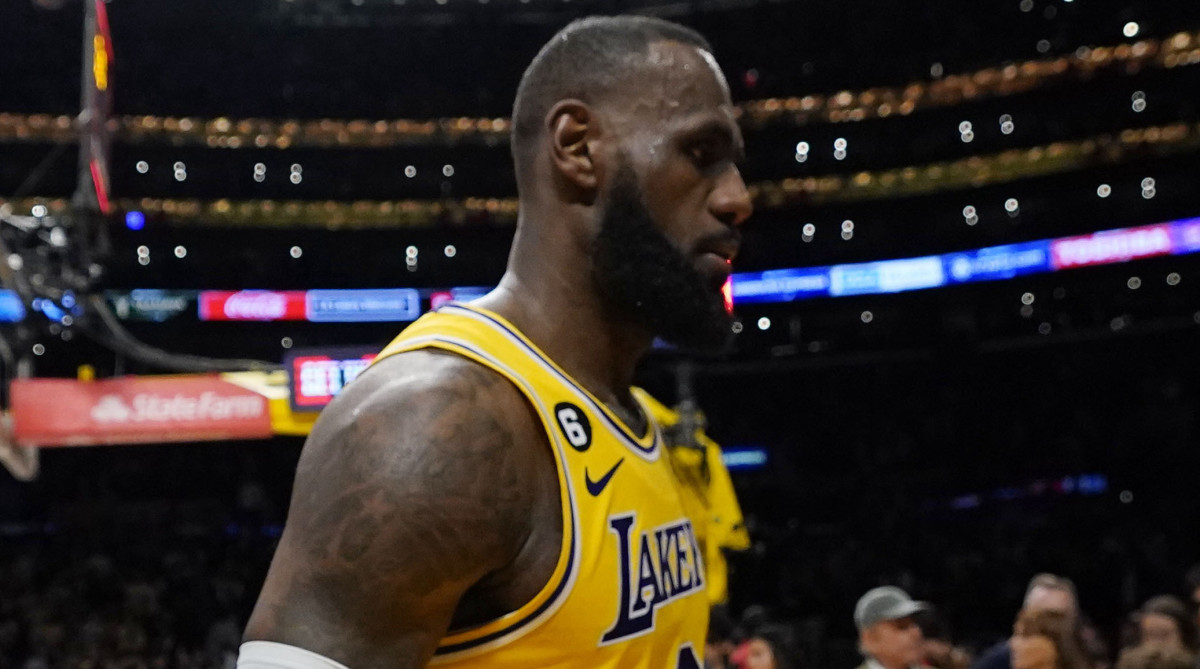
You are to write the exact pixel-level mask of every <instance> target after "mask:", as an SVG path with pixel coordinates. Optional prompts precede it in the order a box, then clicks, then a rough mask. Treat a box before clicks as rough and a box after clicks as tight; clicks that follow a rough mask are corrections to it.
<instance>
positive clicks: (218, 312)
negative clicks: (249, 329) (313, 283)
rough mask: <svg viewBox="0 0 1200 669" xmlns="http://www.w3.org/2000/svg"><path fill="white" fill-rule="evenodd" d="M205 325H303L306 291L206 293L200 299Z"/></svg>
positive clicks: (222, 291)
mask: <svg viewBox="0 0 1200 669" xmlns="http://www.w3.org/2000/svg"><path fill="white" fill-rule="evenodd" d="M199 303H200V304H199V306H200V320H202V321H302V320H305V319H306V318H307V313H306V309H305V292H304V291H303V290H239V291H236V292H235V291H228V290H205V291H201V292H200V297H199Z"/></svg>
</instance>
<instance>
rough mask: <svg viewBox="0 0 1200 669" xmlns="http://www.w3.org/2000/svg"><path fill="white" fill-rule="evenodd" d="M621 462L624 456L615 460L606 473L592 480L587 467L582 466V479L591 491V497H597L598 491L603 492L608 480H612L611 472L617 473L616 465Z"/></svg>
mask: <svg viewBox="0 0 1200 669" xmlns="http://www.w3.org/2000/svg"><path fill="white" fill-rule="evenodd" d="M622 462H625V458H621V459H620V460H617V464H615V465H613V466H612V469H610V470H608V473H607V474H605V475H604V476H601V477H600V479H599V480H597V481H593V480H592V477H591V476H589V475H588V471H587V467H584V468H583V481H584V483H587V490H588V492H589V493H591V495H592V497H598V496H599V495H600V493H602V492H604V489H605V488H606V487H608V482H609V481H611V480H612V477H613V474H616V473H617V467H620V466H621V463H622Z"/></svg>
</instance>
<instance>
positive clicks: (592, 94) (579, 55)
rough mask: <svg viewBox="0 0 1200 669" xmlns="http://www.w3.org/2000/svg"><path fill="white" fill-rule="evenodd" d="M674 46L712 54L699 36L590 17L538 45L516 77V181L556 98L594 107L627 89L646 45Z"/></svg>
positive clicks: (667, 26)
mask: <svg viewBox="0 0 1200 669" xmlns="http://www.w3.org/2000/svg"><path fill="white" fill-rule="evenodd" d="M658 42H678V43H680V44H685V45H689V46H694V47H696V48H698V49H702V50H704V51H705V52H711V51H712V47H711V46H710V45H709V43H708V41H707V40H705V39H704V37H702V36H701V35H700V34H699V33H697V32H696V31H694V30H691V29H690V28H685V27H683V26H681V25H678V24H675V23H671V22H669V21H664V20H662V19H656V18H652V17H647V16H594V17H589V18H585V19H579V20H577V21H574V22H572V23H571V24H570V25H568V26H567V27H566V28H563V29H562V30H561V31H559V32H558V34H556V35H555V36H554V37H552V38H551V39H550V41H549V42H547V43H546V45H545V46H543V47H542V50H541V51H540V52H538V55H537V57H535V58H534V59H533V62H532V63H530V65H529V67H528V68H527V69H526V70H525V74H524V76H522V77H521V84H520V86H519V87H518V88H517V99H516V102H515V104H514V105H513V133H512V153H513V160H514V161H515V163H516V171H517V177H518V180H520V178H521V175H522V174H523V173H524V172H525V170H526V168H527V163H528V162H529V161H528V155H529V152H530V150H531V149H532V148H533V147H535V146H536V145H537V143H538V139H539V137H540V136H541V134H542V133H543V132H545V127H544V123H545V121H546V115H547V114H548V113H549V112H550V109H551V108H552V107H553V106H554V104H555V103H557V102H559V101H560V100H567V99H575V100H579V101H580V102H583V103H585V104H588V105H598V104H600V103H602V102H603V101H605V100H607V99H609V97H611V96H613V95H614V94H616V93H618V92H619V91H620V90H621V89H622V88H632V86H631V83H632V81H631V75H632V74H634V73H636V72H638V71H639V68H638V67H637V66H638V65H639V64H641V63H643V62H645V60H646V57H647V55H648V54H649V53H650V47H651V45H653V44H655V43H658Z"/></svg>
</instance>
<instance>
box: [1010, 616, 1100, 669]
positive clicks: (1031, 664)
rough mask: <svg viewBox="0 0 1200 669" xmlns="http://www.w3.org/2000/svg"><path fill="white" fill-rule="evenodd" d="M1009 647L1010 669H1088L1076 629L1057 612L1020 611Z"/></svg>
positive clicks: (1066, 618) (1087, 662)
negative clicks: (1010, 655)
mask: <svg viewBox="0 0 1200 669" xmlns="http://www.w3.org/2000/svg"><path fill="white" fill-rule="evenodd" d="M1009 646H1010V648H1011V650H1012V667H1013V669H1091V662H1089V661H1088V659H1087V655H1085V654H1084V652H1083V644H1082V643H1081V642H1080V639H1079V630H1078V629H1077V628H1076V626H1075V624H1074V623H1073V621H1072V620H1071V618H1069V617H1067V616H1066V615H1065V614H1063V613H1061V612H1058V611H1048V610H1045V609H1022V610H1021V612H1020V613H1019V614H1017V622H1016V623H1015V624H1014V625H1013V635H1012V639H1010V640H1009Z"/></svg>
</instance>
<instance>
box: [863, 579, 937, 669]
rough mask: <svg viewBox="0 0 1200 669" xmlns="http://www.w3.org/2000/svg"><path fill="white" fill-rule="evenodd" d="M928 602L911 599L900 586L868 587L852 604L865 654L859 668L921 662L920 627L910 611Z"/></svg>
mask: <svg viewBox="0 0 1200 669" xmlns="http://www.w3.org/2000/svg"><path fill="white" fill-rule="evenodd" d="M928 608H929V605H928V604H926V603H925V602H915V601H913V599H912V597H909V596H908V593H907V592H904V591H903V590H901V589H900V588H897V587H894V586H883V587H880V588H875V589H873V590H869V591H868V592H867V594H865V595H863V596H862V597H861V598H860V599H859V600H858V604H857V605H856V606H855V607H854V624H855V625H856V626H857V627H858V647H859V651H861V652H862V654H863V655H864V656H865V657H866V662H864V663H863V664H862V665H861V666H860V668H859V669H910V668H911V667H916V666H918V665H919V663H920V662H921V641H922V637H921V628H920V627H918V626H917V623H916V621H914V620H913V614H915V613H918V612H920V611H925V610H927V609H928Z"/></svg>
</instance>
